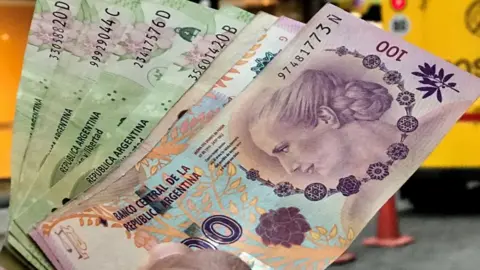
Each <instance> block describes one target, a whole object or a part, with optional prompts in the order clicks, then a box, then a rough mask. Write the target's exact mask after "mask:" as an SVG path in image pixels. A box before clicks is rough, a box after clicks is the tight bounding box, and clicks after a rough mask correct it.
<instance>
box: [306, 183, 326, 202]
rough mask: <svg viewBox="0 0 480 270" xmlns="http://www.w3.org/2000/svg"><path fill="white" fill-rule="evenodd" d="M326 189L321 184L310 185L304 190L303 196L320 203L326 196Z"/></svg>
mask: <svg viewBox="0 0 480 270" xmlns="http://www.w3.org/2000/svg"><path fill="white" fill-rule="evenodd" d="M327 192H328V191H327V187H326V186H325V185H324V184H321V183H312V184H310V185H308V186H307V187H306V188H305V191H304V195H305V197H306V198H307V199H308V200H310V201H320V200H321V199H323V198H325V196H327Z"/></svg>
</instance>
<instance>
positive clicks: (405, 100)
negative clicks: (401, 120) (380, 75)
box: [397, 91, 415, 106]
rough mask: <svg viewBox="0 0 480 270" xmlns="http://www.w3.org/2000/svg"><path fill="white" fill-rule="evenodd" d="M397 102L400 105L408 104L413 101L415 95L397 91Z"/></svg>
mask: <svg viewBox="0 0 480 270" xmlns="http://www.w3.org/2000/svg"><path fill="white" fill-rule="evenodd" d="M397 102H398V103H399V104H400V105H402V106H410V105H412V104H413V103H414V102H415V95H414V94H413V93H410V92H408V91H403V92H400V93H398V96H397Z"/></svg>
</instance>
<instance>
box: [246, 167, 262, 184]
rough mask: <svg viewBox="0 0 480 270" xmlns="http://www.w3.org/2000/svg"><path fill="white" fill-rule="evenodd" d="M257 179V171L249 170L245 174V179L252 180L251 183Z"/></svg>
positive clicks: (258, 174)
mask: <svg viewBox="0 0 480 270" xmlns="http://www.w3.org/2000/svg"><path fill="white" fill-rule="evenodd" d="M258 178H260V172H259V171H258V170H255V169H250V170H249V171H248V172H247V179H249V180H252V181H255V180H257V179H258Z"/></svg>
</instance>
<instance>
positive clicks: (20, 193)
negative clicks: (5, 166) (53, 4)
mask: <svg viewBox="0 0 480 270" xmlns="http://www.w3.org/2000/svg"><path fill="white" fill-rule="evenodd" d="M80 5H81V6H80V7H81V8H80V9H79V11H78V12H77V15H76V16H75V17H74V19H73V21H72V24H73V27H72V28H73V30H72V33H69V36H71V37H72V38H73V39H72V40H71V41H68V42H66V43H63V45H64V48H65V51H64V52H63V53H62V54H59V53H57V54H58V58H59V60H58V61H57V62H58V65H57V67H56V69H55V70H54V72H53V75H52V79H51V84H50V86H49V88H48V90H47V91H46V94H45V97H44V99H43V109H42V112H41V113H40V114H39V117H38V119H37V125H36V128H35V130H34V131H33V134H32V136H31V139H30V142H29V144H28V148H27V150H26V152H27V153H33V154H30V155H26V156H25V158H24V161H23V165H22V170H21V175H20V181H19V183H20V184H19V188H18V190H17V192H15V200H14V201H18V198H24V197H25V195H26V193H27V191H28V190H29V186H30V185H31V184H32V182H33V181H34V180H35V178H36V176H37V173H38V170H39V169H40V167H41V164H42V162H43V161H44V160H45V159H46V157H47V156H48V154H49V153H50V150H51V149H53V147H54V146H55V144H56V142H57V140H58V139H59V138H60V136H61V135H62V133H63V131H64V130H65V128H66V127H67V126H68V124H69V120H70V118H71V117H72V115H73V112H74V110H75V108H76V107H77V106H78V105H79V104H80V102H81V101H82V99H83V98H84V97H85V95H86V94H87V92H88V90H90V88H91V87H92V86H93V85H94V84H95V83H96V82H97V80H98V77H99V75H100V74H101V72H102V70H103V69H104V67H105V64H104V63H105V62H106V61H108V59H109V57H110V56H112V52H113V51H114V49H115V47H116V45H117V43H118V42H119V41H120V38H121V37H122V36H123V34H124V32H125V30H126V28H127V25H131V24H132V23H133V22H134V21H135V20H136V17H135V10H131V9H127V8H124V7H122V6H120V5H115V4H110V3H107V2H105V1H91V0H81V3H80ZM132 5H133V2H132ZM136 5H137V6H138V2H137V4H136ZM130 33H131V32H130ZM130 33H127V35H128V34H130ZM59 35H60V36H63V35H64V34H59ZM98 59H100V60H98ZM95 61H97V62H98V64H95V65H92V63H94V62H95ZM12 207H18V204H17V205H13V206H12ZM12 210H13V213H16V210H17V209H15V208H14V209H12Z"/></svg>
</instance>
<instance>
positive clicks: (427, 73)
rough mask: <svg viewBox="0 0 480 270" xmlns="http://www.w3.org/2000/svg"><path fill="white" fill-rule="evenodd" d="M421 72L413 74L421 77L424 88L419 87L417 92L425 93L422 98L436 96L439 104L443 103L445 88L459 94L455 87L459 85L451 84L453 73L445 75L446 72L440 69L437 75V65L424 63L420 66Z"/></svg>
mask: <svg viewBox="0 0 480 270" xmlns="http://www.w3.org/2000/svg"><path fill="white" fill-rule="evenodd" d="M418 69H419V71H420V72H419V71H414V72H412V74H413V75H415V76H417V77H420V78H421V80H420V81H419V83H420V84H422V85H423V86H422V87H418V88H417V90H418V91H421V92H424V95H423V97H422V98H427V97H430V96H432V95H433V94H436V96H437V100H438V102H440V103H442V101H443V95H442V90H441V89H445V88H449V89H451V90H452V91H455V92H457V93H459V92H460V91H458V90H457V89H455V86H456V85H457V84H456V83H454V82H449V81H450V79H451V78H452V77H453V76H454V74H453V73H450V74H445V70H444V69H443V68H440V69H439V70H438V74H437V67H436V65H431V66H430V65H429V64H428V63H424V65H423V66H420V65H419V66H418Z"/></svg>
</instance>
